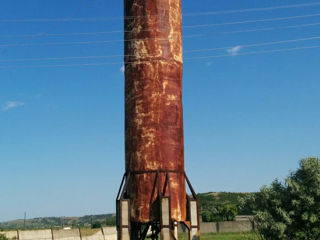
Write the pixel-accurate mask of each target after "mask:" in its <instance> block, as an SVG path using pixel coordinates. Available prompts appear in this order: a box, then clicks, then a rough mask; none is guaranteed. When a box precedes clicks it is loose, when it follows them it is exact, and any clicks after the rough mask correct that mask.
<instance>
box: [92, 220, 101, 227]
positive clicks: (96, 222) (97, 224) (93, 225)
mask: <svg viewBox="0 0 320 240" xmlns="http://www.w3.org/2000/svg"><path fill="white" fill-rule="evenodd" d="M101 227H102V223H101V222H99V221H95V222H94V223H92V226H91V228H101Z"/></svg>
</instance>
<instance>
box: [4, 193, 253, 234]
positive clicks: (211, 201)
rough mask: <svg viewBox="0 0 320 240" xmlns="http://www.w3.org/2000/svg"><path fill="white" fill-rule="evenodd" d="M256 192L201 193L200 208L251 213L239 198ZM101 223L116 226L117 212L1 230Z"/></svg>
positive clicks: (29, 221)
mask: <svg viewBox="0 0 320 240" xmlns="http://www.w3.org/2000/svg"><path fill="white" fill-rule="evenodd" d="M250 194H254V193H232V192H208V193H199V194H198V197H199V202H200V209H201V210H202V211H205V210H208V208H210V207H212V206H217V205H228V204H232V205H234V206H236V208H237V209H238V212H237V213H238V215H249V214H250V213H249V212H242V211H241V210H240V209H239V208H238V207H239V198H243V197H245V196H248V195H250ZM97 222H98V223H99V224H100V225H102V226H115V224H116V217H115V214H101V215H92V216H91V215H88V216H83V217H43V218H34V219H27V220H26V224H25V227H24V220H22V219H19V220H14V221H9V222H3V223H0V230H11V229H24V228H25V229H45V228H63V227H73V228H77V227H81V228H82V227H91V224H94V223H97Z"/></svg>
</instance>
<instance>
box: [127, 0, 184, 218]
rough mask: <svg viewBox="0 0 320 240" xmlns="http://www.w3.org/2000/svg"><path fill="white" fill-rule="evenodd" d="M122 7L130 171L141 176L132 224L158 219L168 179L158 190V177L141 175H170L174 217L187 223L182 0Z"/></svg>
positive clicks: (136, 179) (133, 194) (132, 187)
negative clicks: (161, 194) (160, 194)
mask: <svg viewBox="0 0 320 240" xmlns="http://www.w3.org/2000/svg"><path fill="white" fill-rule="evenodd" d="M124 5H125V6H124V7H125V55H126V57H125V62H126V66H125V108H126V110H125V111H126V112H125V115H126V116H125V135H126V139H125V145H126V171H127V172H137V171H138V172H139V171H140V173H136V174H132V175H131V178H130V181H129V185H128V196H129V198H130V200H131V220H132V221H134V222H148V221H151V220H154V219H156V218H158V217H159V216H158V214H159V209H158V205H157V204H155V202H156V199H157V196H158V191H159V188H160V189H163V188H164V185H165V173H160V175H159V177H160V184H159V186H158V185H157V184H154V183H155V181H156V179H155V178H156V173H154V172H153V173H141V171H155V170H170V171H173V172H171V173H170V174H169V185H168V190H167V191H170V193H171V217H172V219H173V220H176V221H183V220H185V219H186V192H185V181H184V140H183V113H182V69H183V62H182V27H181V0H124ZM154 187H155V189H154ZM153 190H154V191H153ZM153 192H154V194H152V193H153Z"/></svg>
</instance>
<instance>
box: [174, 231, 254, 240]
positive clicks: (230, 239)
mask: <svg viewBox="0 0 320 240" xmlns="http://www.w3.org/2000/svg"><path fill="white" fill-rule="evenodd" d="M179 239H181V240H187V239H188V238H187V235H185V234H183V235H181V236H179ZM200 239H201V240H257V238H256V236H255V235H254V234H253V233H207V234H201V237H200Z"/></svg>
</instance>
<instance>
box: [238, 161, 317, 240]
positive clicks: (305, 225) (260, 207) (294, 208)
mask: <svg viewBox="0 0 320 240" xmlns="http://www.w3.org/2000/svg"><path fill="white" fill-rule="evenodd" d="M243 203H244V206H246V207H248V206H250V208H252V210H253V212H254V213H255V214H256V217H255V221H256V223H257V228H258V232H259V234H260V236H261V237H262V239H266V240H318V239H320V227H319V226H320V219H319V216H320V160H319V159H318V158H307V159H303V160H301V162H300V166H299V168H298V170H296V171H295V172H292V173H291V174H290V175H289V176H288V177H287V178H286V179H285V181H284V182H280V181H278V180H275V181H274V182H273V183H272V184H271V186H269V187H263V188H261V191H260V192H259V193H257V194H255V195H253V196H250V197H248V198H247V199H245V200H244V201H243Z"/></svg>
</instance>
